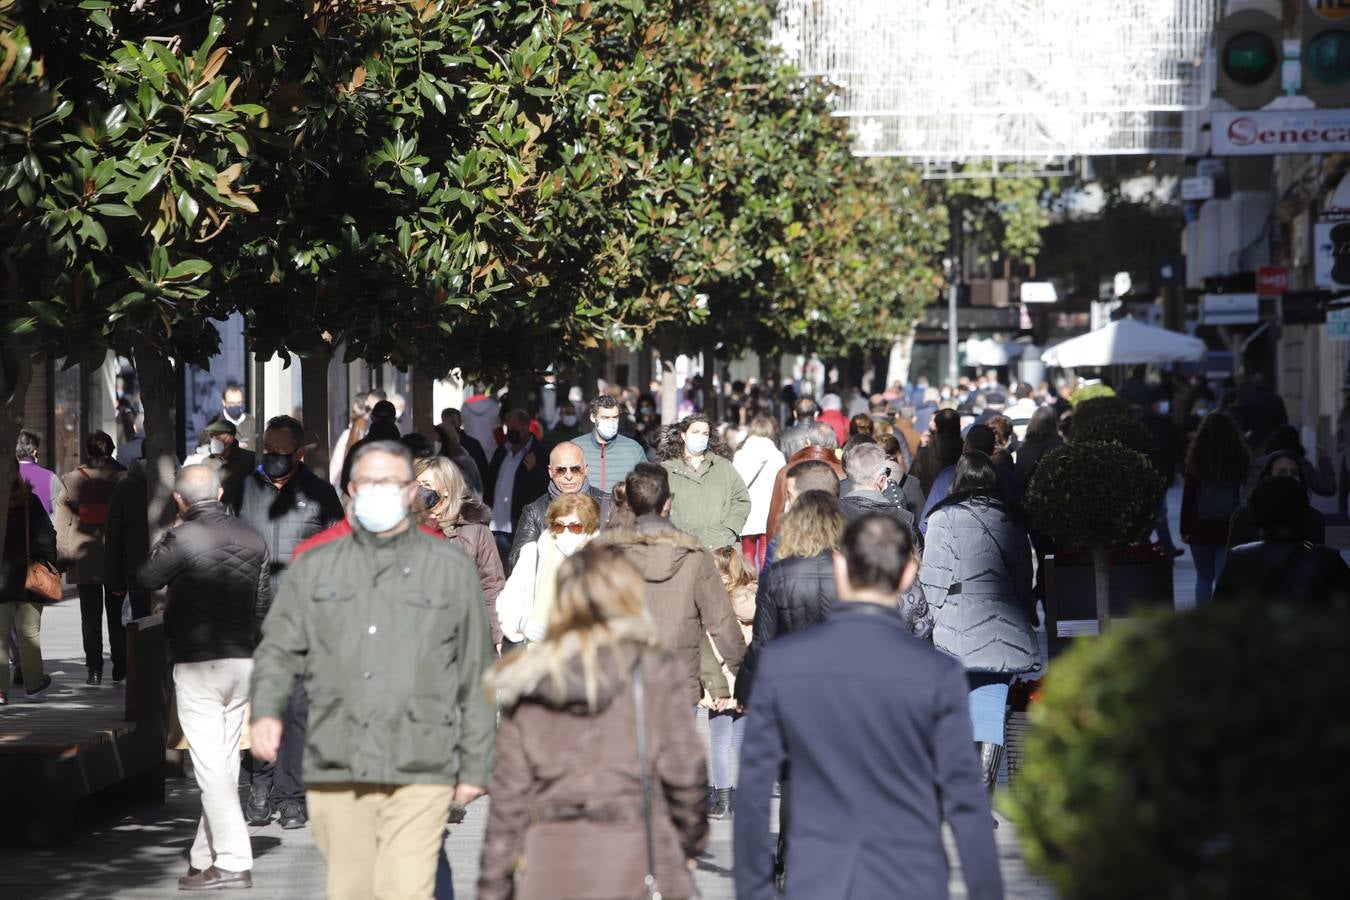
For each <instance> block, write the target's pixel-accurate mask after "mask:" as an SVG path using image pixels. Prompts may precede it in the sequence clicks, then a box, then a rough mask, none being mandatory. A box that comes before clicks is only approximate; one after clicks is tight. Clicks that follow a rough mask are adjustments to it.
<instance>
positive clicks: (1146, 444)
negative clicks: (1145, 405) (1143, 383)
mask: <svg viewBox="0 0 1350 900" xmlns="http://www.w3.org/2000/svg"><path fill="white" fill-rule="evenodd" d="M1069 439H1070V440H1073V441H1078V442H1079V443H1080V444H1081V443H1088V442H1091V441H1104V442H1107V443H1111V442H1114V443H1117V444H1121V445H1122V446H1125V447H1129V448H1130V449H1131V450H1138V451H1139V452H1140V453H1147V452H1148V451H1149V449H1150V447H1151V446H1152V443H1153V442H1152V439H1151V438H1150V437H1149V433H1148V429H1147V428H1145V427H1144V426H1143V425H1142V424H1141V423H1140V421H1139V419H1138V417H1137V416H1135V414H1134V410H1132V409H1130V407H1129V405H1128V404H1126V403H1125V401H1124V400H1121V399H1120V398H1119V397H1092V398H1090V399H1087V400H1084V401H1083V402H1082V403H1080V404H1078V407H1077V408H1076V409H1075V410H1074V411H1073V417H1072V426H1071V428H1070V430H1069Z"/></svg>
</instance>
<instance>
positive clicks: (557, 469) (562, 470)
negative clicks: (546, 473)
mask: <svg viewBox="0 0 1350 900" xmlns="http://www.w3.org/2000/svg"><path fill="white" fill-rule="evenodd" d="M585 469H586V467H585V466H554V467H553V474H554V475H580V474H581V473H582V472H583V471H585Z"/></svg>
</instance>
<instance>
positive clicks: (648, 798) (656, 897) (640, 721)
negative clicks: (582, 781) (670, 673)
mask: <svg viewBox="0 0 1350 900" xmlns="http://www.w3.org/2000/svg"><path fill="white" fill-rule="evenodd" d="M633 705H634V712H635V713H636V714H637V716H636V717H637V752H638V778H639V780H640V781H641V783H642V826H643V830H644V831H645V832H646V838H647V876H646V878H644V879H643V882H642V883H643V886H644V887H645V888H646V891H647V898H648V900H661V889H660V887H658V886H657V883H656V845H655V841H654V840H653V839H652V774H651V766H650V763H649V761H648V758H647V702H646V691H645V690H644V689H643V685H642V651H641V650H638V652H637V658H636V659H634V660H633Z"/></svg>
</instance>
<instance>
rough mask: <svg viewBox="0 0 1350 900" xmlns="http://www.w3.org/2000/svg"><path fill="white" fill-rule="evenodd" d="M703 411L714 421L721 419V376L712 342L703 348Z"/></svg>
mask: <svg viewBox="0 0 1350 900" xmlns="http://www.w3.org/2000/svg"><path fill="white" fill-rule="evenodd" d="M703 412H704V414H705V415H706V416H707V417H708V418H710V419H712V420H713V421H714V422H720V421H722V378H721V375H720V373H718V371H717V349H716V346H715V345H714V344H712V343H709V344H708V346H707V347H705V348H704V349H703Z"/></svg>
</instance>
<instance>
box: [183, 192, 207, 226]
mask: <svg viewBox="0 0 1350 900" xmlns="http://www.w3.org/2000/svg"><path fill="white" fill-rule="evenodd" d="M200 211H201V205H200V204H199V203H198V202H197V201H196V199H195V198H193V196H192V195H191V194H190V193H188V192H187V191H183V192H182V193H181V194H179V195H178V215H180V216H182V217H183V221H184V222H186V223H187V226H188V227H189V228H191V227H192V226H193V225H194V224H195V223H196V221H197V213H198V212H200Z"/></svg>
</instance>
